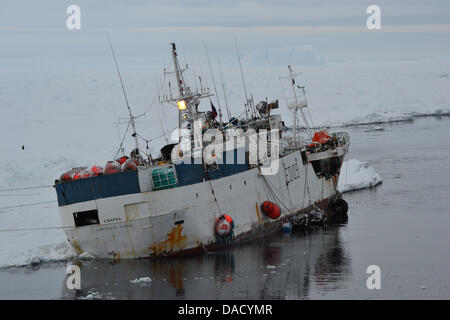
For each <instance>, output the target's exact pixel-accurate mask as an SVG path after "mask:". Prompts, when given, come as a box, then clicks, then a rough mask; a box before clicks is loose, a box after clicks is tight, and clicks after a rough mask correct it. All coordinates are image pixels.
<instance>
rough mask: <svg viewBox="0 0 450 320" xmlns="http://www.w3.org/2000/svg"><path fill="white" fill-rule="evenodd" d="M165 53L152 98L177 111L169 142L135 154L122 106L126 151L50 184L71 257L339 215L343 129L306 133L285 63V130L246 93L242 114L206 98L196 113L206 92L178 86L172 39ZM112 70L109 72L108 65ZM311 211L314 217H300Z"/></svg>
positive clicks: (142, 252)
mask: <svg viewBox="0 0 450 320" xmlns="http://www.w3.org/2000/svg"><path fill="white" fill-rule="evenodd" d="M111 50H112V46H111ZM171 54H172V65H173V68H174V70H173V71H172V74H173V75H174V76H175V79H176V83H177V90H178V93H177V95H176V96H172V94H170V95H167V94H166V95H164V94H163V95H162V96H160V100H161V102H164V103H170V104H173V105H174V106H176V107H177V108H178V124H179V127H178V129H176V132H177V133H176V134H175V136H176V139H175V141H174V143H170V144H167V145H165V146H163V147H162V148H161V149H160V150H161V154H160V156H159V157H158V158H152V157H151V156H148V159H145V158H144V156H143V152H141V151H140V149H139V146H138V141H137V137H136V129H135V124H134V117H133V116H132V114H131V109H130V108H129V106H128V103H127V106H128V109H129V111H130V122H131V126H132V128H133V130H134V131H133V134H132V136H133V137H134V138H135V139H136V148H135V149H133V151H132V152H131V154H130V156H125V155H121V156H120V157H117V159H115V160H113V161H109V162H108V163H107V164H106V165H105V166H104V167H99V166H93V167H91V168H88V167H78V168H72V170H70V171H68V172H66V173H64V174H63V175H61V177H60V178H59V179H58V180H56V181H55V186H54V187H55V190H56V194H57V199H58V205H59V212H60V220H61V225H62V228H63V230H64V232H65V234H66V236H67V240H68V242H69V243H70V245H71V246H72V247H73V248H74V249H75V250H76V252H77V253H78V254H81V253H85V252H86V253H89V254H91V255H93V256H95V257H98V258H115V259H120V258H146V257H157V256H164V255H172V254H180V253H190V252H195V251H205V250H207V251H209V250H217V249H220V248H223V247H227V246H231V245H233V244H235V243H240V242H243V241H247V240H251V239H255V238H258V237H263V236H265V235H267V234H269V233H271V232H276V231H277V230H278V231H281V228H282V225H283V224H286V223H293V224H295V223H298V224H305V225H306V224H308V221H309V220H310V222H314V221H317V220H319V221H322V222H324V221H325V220H326V219H327V218H328V219H330V218H336V217H340V218H342V217H345V216H346V212H347V209H348V207H347V204H346V202H345V200H343V199H342V197H341V194H340V193H339V192H338V191H337V184H338V179H339V173H340V168H341V165H342V162H343V159H344V157H345V155H346V153H347V151H348V147H349V142H350V140H349V135H348V133H347V132H334V133H328V132H327V131H325V130H322V131H317V132H313V129H312V127H311V126H310V125H309V123H308V120H307V117H306V114H305V112H304V110H305V109H306V108H307V103H306V98H305V99H303V100H302V99H300V98H298V97H297V95H298V94H297V91H298V89H302V90H303V94H304V93H305V92H304V87H301V86H298V85H296V82H295V77H296V75H295V74H294V72H293V70H292V68H291V67H290V66H289V77H288V79H289V81H290V84H291V87H292V90H293V97H294V98H293V102H292V103H291V104H290V105H289V108H290V109H291V110H292V112H293V126H292V128H290V129H289V128H286V127H285V124H284V122H283V121H282V119H281V115H279V114H274V112H275V111H274V110H276V109H278V108H279V104H278V100H275V101H273V102H268V101H267V100H266V101H261V102H259V103H257V104H254V103H253V98H251V99H247V101H246V103H245V113H244V114H241V115H240V116H238V117H230V114H228V116H229V121H228V122H225V121H223V118H222V111H221V109H220V108H219V111H217V110H216V108H215V106H214V105H213V103H212V102H211V100H210V101H209V102H210V107H211V111H200V102H201V101H202V99H204V100H207V99H209V97H211V96H212V94H211V93H210V92H209V89H207V88H203V87H202V88H201V89H200V90H198V89H197V90H192V89H191V88H190V87H189V86H188V85H187V84H186V82H185V79H184V76H183V73H184V72H185V71H186V70H187V69H182V68H180V65H179V62H178V56H177V50H176V47H175V44H174V43H172V44H171ZM113 55H114V51H113ZM114 59H115V56H114ZM116 67H117V71H118V72H119V69H118V66H117V61H116ZM241 70H242V68H241ZM119 77H120V72H119ZM120 80H121V81H122V79H121V78H120ZM122 88H123V86H122ZM124 94H125V91H124ZM125 98H126V96H125ZM299 113H300V114H301V115H302V118H303V122H304V126H302V127H300V126H299V124H298V122H299V121H298V114H299ZM217 118H218V119H217ZM312 211H314V212H316V213H317V212H322V213H324V216H323V217H320V214H319V218H317V217H318V216H317V215H315V216H311V215H308V214H309V213H311V212H312ZM308 217H309V218H308ZM308 219H309V220H308ZM299 221H300V222H299Z"/></svg>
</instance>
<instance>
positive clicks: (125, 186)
mask: <svg viewBox="0 0 450 320" xmlns="http://www.w3.org/2000/svg"><path fill="white" fill-rule="evenodd" d="M55 189H56V194H57V197H58V205H59V206H66V205H69V204H74V203H78V202H84V201H90V200H95V199H100V198H109V197H116V196H122V195H126V194H133V193H140V192H141V189H140V187H139V179H138V172H137V171H125V172H119V173H114V174H107V175H102V176H98V177H92V178H86V179H80V180H74V181H70V182H65V183H59V184H56V185H55Z"/></svg>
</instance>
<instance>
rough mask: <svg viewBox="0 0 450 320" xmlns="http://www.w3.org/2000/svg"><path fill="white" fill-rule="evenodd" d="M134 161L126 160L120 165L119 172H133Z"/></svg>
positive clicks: (135, 164)
mask: <svg viewBox="0 0 450 320" xmlns="http://www.w3.org/2000/svg"><path fill="white" fill-rule="evenodd" d="M134 160H135V159H127V161H125V162H124V163H123V164H122V167H121V170H122V171H133V170H136V169H137V163H136V162H137V161H136V162H135V161H134Z"/></svg>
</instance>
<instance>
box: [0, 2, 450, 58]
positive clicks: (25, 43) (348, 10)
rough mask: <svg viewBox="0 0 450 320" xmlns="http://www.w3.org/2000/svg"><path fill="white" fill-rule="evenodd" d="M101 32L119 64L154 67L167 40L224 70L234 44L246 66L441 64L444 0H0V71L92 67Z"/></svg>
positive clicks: (447, 15)
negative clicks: (372, 12)
mask: <svg viewBox="0 0 450 320" xmlns="http://www.w3.org/2000/svg"><path fill="white" fill-rule="evenodd" d="M71 4H76V5H79V6H80V8H81V30H77V31H72V30H68V29H67V28H66V19H67V17H68V16H69V15H68V14H67V13H66V8H67V7H68V6H69V5H71ZM371 4H376V5H378V6H379V7H380V8H381V30H376V31H370V30H368V29H367V28H366V19H367V17H368V14H367V13H366V9H367V7H368V6H369V5H371ZM106 29H108V30H109V31H110V35H111V39H112V40H113V44H114V47H115V48H116V51H117V53H118V55H119V57H120V58H121V63H122V64H137V65H139V64H140V63H145V64H155V65H156V64H160V63H161V61H166V60H168V58H169V55H168V53H169V43H170V42H176V43H177V45H178V48H180V49H182V50H183V53H184V55H185V56H186V57H187V59H191V60H192V59H197V58H198V56H199V55H200V54H201V55H202V56H203V55H204V46H203V43H206V44H207V45H208V50H209V51H210V53H211V54H212V55H214V56H219V57H220V58H221V60H222V61H224V63H227V61H228V60H229V61H231V59H233V60H235V48H234V37H236V39H237V41H238V43H239V48H240V51H241V53H242V55H243V56H244V59H247V61H248V62H250V63H252V62H254V63H258V62H260V59H261V57H264V56H268V55H269V56H271V57H273V60H272V62H273V63H281V62H283V63H284V62H285V61H284V60H285V59H286V57H287V56H286V52H291V53H290V55H291V56H292V55H293V53H294V55H295V54H296V53H299V54H298V55H299V56H300V55H301V54H300V53H301V52H304V51H307V52H309V53H311V54H313V55H314V56H315V57H317V59H319V60H320V59H322V62H325V63H329V62H341V61H345V62H348V61H385V60H417V59H447V58H448V57H450V1H447V0H441V1H425V0H423V1H417V0H413V1H394V0H389V1H380V0H370V1H366V0H357V1H356V0H355V1H348V0H343V1H334V0H333V1H317V0H311V1H309V0H308V1H300V0H278V1H269V0H262V1H256V0H253V1H237V0H227V1H225V0H221V1H217V0H199V1H194V0H165V1H144V0H128V1H111V0H109V1H108V0H98V1H92V0H85V1H79V0H71V1H61V0H53V1H51V0H41V1H31V0H30V1H23V0H14V1H7V0H4V1H2V2H1V4H0V66H2V67H8V66H18V65H19V66H23V67H29V66H41V65H47V64H51V65H78V64H81V65H82V64H91V63H92V64H96V65H98V64H100V65H102V64H103V62H104V61H105V58H107V59H110V53H109V47H108V45H107V40H106V36H105V30H106ZM302 59H303V60H304V62H305V63H309V62H308V61H309V60H308V59H307V58H304V56H303V58H302ZM303 60H302V61H303ZM302 61H300V62H302ZM110 62H111V61H110V60H108V61H107V64H108V65H110Z"/></svg>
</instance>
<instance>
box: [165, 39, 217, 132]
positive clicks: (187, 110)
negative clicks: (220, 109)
mask: <svg viewBox="0 0 450 320" xmlns="http://www.w3.org/2000/svg"><path fill="white" fill-rule="evenodd" d="M170 46H171V50H172V60H173V65H174V71H173V72H166V73H173V74H175V77H176V80H177V88H178V97H175V98H173V97H172V94H171V95H170V98H167V97H166V98H165V99H162V100H161V101H160V102H168V103H174V102H175V103H176V104H177V107H178V128H179V129H181V128H182V125H183V122H188V123H190V124H191V128H192V129H193V124H194V121H195V120H197V119H198V118H200V117H202V113H200V112H198V110H197V106H198V104H199V99H200V98H205V97H211V96H212V94H211V93H210V92H209V89H208V88H203V87H202V88H201V90H200V92H199V91H198V89H197V90H196V91H195V92H192V91H191V89H190V88H189V87H188V86H187V85H186V83H185V81H184V78H183V72H184V71H186V70H187V69H188V66H187V65H186V68H184V69H182V68H181V67H180V63H179V61H178V54H177V50H176V46H175V43H171V44H170ZM169 86H170V82H169Z"/></svg>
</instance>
